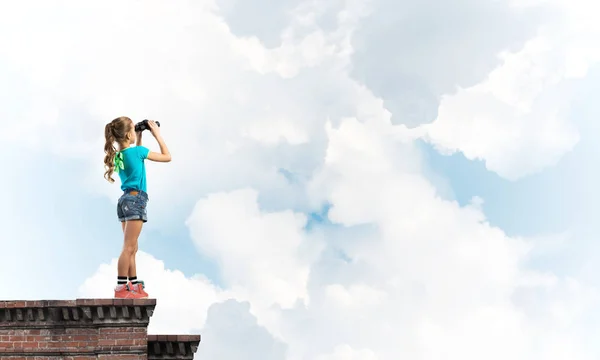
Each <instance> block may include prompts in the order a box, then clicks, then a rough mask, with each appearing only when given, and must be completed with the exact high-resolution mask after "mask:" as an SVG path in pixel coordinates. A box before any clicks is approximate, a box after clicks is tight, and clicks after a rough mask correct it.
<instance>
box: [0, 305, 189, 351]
mask: <svg viewBox="0 0 600 360" xmlns="http://www.w3.org/2000/svg"><path fill="white" fill-rule="evenodd" d="M155 307H156V299H135V300H134V299H77V300H36V301H30V300H11V301H0V359H6V360H58V359H67V360H92V359H103V360H138V359H140V360H141V359H144V360H145V359H164V360H170V359H190V360H191V359H193V358H194V354H195V352H196V350H197V348H198V345H199V343H200V336H199V335H148V333H147V327H148V324H149V322H150V318H151V317H152V314H153V313H154V309H155Z"/></svg>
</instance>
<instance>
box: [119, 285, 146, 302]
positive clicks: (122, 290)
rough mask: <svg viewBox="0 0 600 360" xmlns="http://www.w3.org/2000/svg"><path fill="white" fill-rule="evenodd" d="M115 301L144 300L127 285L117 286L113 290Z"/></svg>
mask: <svg viewBox="0 0 600 360" xmlns="http://www.w3.org/2000/svg"><path fill="white" fill-rule="evenodd" d="M115 299H144V296H143V295H142V294H140V293H139V292H137V291H135V289H132V288H130V287H129V284H125V285H117V287H116V288H115Z"/></svg>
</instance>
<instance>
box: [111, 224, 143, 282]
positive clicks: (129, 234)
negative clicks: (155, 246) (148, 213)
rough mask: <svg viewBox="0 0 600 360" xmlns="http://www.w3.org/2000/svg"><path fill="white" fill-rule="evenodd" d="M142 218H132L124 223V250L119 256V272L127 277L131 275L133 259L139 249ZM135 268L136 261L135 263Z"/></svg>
mask: <svg viewBox="0 0 600 360" xmlns="http://www.w3.org/2000/svg"><path fill="white" fill-rule="evenodd" d="M142 224H143V222H142V221H141V220H130V221H127V222H126V223H125V225H123V238H124V240H123V250H122V251H121V256H119V262H118V265H117V266H118V273H119V275H118V276H120V277H127V276H128V275H129V271H130V266H131V259H132V258H133V257H134V256H135V252H136V251H137V242H138V237H139V235H140V232H141V231H142ZM133 266H134V270H135V263H134V264H133Z"/></svg>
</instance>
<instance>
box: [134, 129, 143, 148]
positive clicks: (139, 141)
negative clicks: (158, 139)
mask: <svg viewBox="0 0 600 360" xmlns="http://www.w3.org/2000/svg"><path fill="white" fill-rule="evenodd" d="M135 146H142V132H141V131H140V132H136V133H135Z"/></svg>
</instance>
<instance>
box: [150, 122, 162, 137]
mask: <svg viewBox="0 0 600 360" xmlns="http://www.w3.org/2000/svg"><path fill="white" fill-rule="evenodd" d="M148 127H150V132H151V133H152V135H154V137H157V136H159V135H160V127H158V126H157V125H156V123H155V122H154V120H148Z"/></svg>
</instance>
